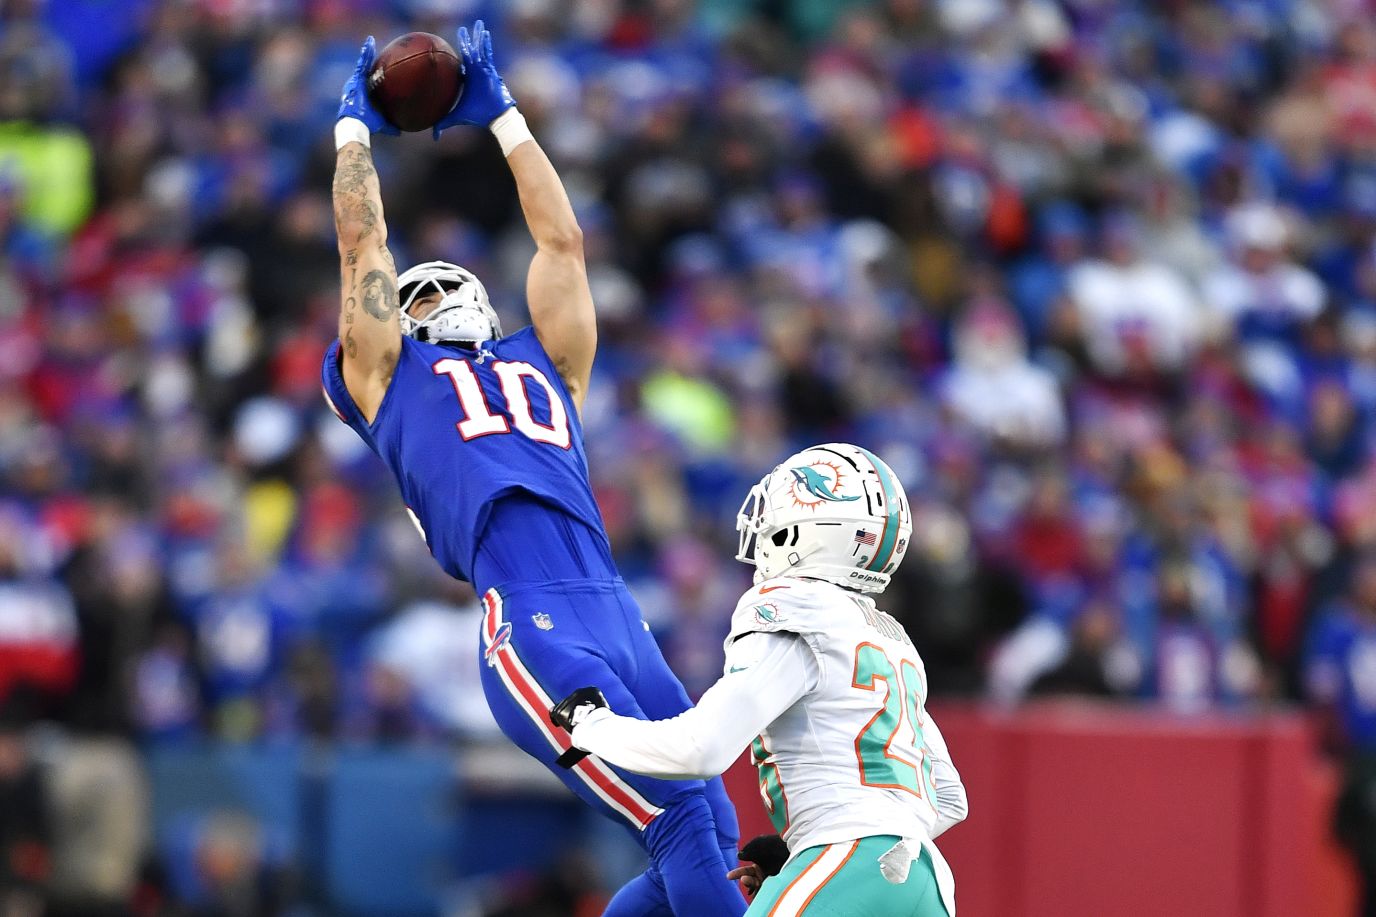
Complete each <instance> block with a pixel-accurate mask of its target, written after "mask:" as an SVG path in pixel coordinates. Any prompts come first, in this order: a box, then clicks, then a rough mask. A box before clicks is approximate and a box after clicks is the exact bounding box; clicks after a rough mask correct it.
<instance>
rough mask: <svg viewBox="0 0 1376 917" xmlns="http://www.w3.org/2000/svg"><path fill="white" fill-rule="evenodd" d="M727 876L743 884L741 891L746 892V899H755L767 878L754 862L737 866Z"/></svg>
mask: <svg viewBox="0 0 1376 917" xmlns="http://www.w3.org/2000/svg"><path fill="white" fill-rule="evenodd" d="M726 878H728V879H730V880H731V881H733V882H739V883H740V884H741V891H742V892H743V893H744V894H745V900H746V901H754V900H755V896H756V895H758V894H759V893H760V886H761V885H763V884H764V880H765V878H766V876H765V874H764V872H763V871H762V870H761V869H760V867H758V866H756V865H755V864H754V863H746V864H745V865H744V866H737V867H736V868H735V869H733V870H731V871H730V872H728V873H727V874H726Z"/></svg>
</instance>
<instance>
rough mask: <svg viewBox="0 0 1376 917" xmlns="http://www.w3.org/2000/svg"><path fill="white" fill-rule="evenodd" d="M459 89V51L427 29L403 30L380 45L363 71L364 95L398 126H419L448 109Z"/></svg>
mask: <svg viewBox="0 0 1376 917" xmlns="http://www.w3.org/2000/svg"><path fill="white" fill-rule="evenodd" d="M461 88H463V75H462V73H461V71H460V69H459V55H458V54H456V53H454V49H453V47H451V46H450V44H449V42H447V41H445V40H444V39H443V38H440V37H439V36H438V35H431V34H430V33H429V32H408V33H406V34H405V35H403V36H401V37H400V38H396V39H393V40H392V41H391V42H389V43H388V45H387V47H385V48H383V49H382V51H381V52H379V54H378V56H377V60H376V61H374V63H373V70H372V72H371V73H369V74H368V99H369V101H371V102H372V103H373V107H374V108H376V109H377V111H378V113H379V114H381V115H382V117H384V118H386V119H387V120H388V121H390V122H392V123H393V124H394V125H396V126H397V127H399V128H401V129H402V130H404V131H423V130H427V129H428V128H431V127H433V126H434V124H435V122H436V121H438V120H439V119H440V118H443V117H444V116H445V115H447V114H448V113H449V109H451V108H453V107H454V103H455V102H456V101H457V100H458V98H459V90H460V89H461Z"/></svg>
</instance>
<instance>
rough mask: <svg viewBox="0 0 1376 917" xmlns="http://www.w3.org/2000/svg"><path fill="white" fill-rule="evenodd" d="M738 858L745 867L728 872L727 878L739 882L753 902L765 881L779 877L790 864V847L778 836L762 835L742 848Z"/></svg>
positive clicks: (748, 898)
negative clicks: (771, 877)
mask: <svg viewBox="0 0 1376 917" xmlns="http://www.w3.org/2000/svg"><path fill="white" fill-rule="evenodd" d="M738 856H739V857H740V860H741V862H742V863H744V864H745V865H744V866H738V867H736V868H735V869H733V870H731V871H730V872H728V873H727V874H726V878H728V879H732V880H736V881H739V882H740V883H741V889H742V890H743V891H744V892H745V897H746V899H747V900H751V901H753V900H754V899H755V894H756V893H757V892H758V891H759V890H760V886H761V885H763V884H764V880H765V879H767V878H769V877H770V876H777V875H778V874H779V870H781V869H783V868H784V864H785V863H787V862H788V845H787V844H785V843H784V839H783V838H781V837H779V835H777V834H761V835H760V836H759V837H757V838H755V839H754V840H752V841H751V842H750V843H748V844H746V845H745V846H744V847H742V848H741V852H740V853H739V854H738Z"/></svg>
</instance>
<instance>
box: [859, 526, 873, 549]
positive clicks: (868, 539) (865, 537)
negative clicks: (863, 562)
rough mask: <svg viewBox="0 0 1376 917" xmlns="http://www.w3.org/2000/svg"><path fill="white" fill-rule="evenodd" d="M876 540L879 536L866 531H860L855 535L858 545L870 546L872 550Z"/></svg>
mask: <svg viewBox="0 0 1376 917" xmlns="http://www.w3.org/2000/svg"><path fill="white" fill-rule="evenodd" d="M876 540H878V536H876V535H875V534H874V533H873V532H867V531H865V530H864V529H859V530H858V531H856V533H855V543H856V544H863V545H868V546H869V547H871V548H872V547H874V543H875V541H876Z"/></svg>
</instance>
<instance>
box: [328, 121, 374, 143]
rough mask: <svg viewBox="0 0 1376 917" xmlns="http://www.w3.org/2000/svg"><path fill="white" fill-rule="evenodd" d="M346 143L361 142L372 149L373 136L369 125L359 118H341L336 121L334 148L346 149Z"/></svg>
mask: <svg viewBox="0 0 1376 917" xmlns="http://www.w3.org/2000/svg"><path fill="white" fill-rule="evenodd" d="M346 143H361V144H363V145H364V146H366V147H368V148H369V149H372V146H373V138H372V135H371V133H370V132H369V130H368V125H366V124H364V123H363V122H362V121H360V120H358V119H357V118H340V119H339V120H338V121H336V122H335V123H334V148H335V149H336V150H342V149H344V144H346Z"/></svg>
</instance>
